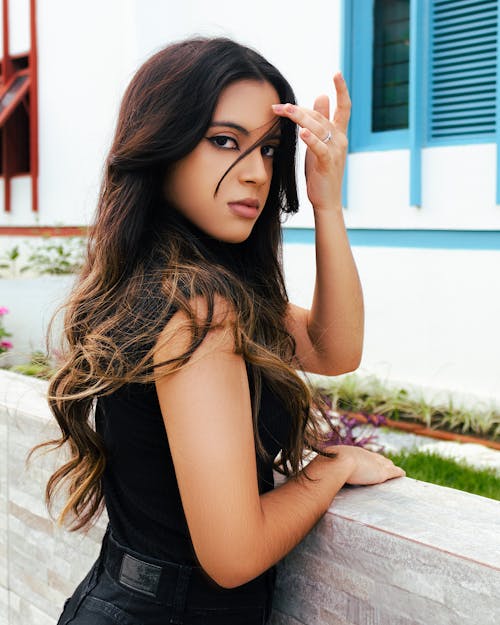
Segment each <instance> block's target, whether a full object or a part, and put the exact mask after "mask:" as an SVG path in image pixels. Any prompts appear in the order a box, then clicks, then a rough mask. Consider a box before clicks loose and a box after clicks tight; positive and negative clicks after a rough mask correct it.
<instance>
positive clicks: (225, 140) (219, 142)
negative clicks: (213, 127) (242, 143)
mask: <svg viewBox="0 0 500 625" xmlns="http://www.w3.org/2000/svg"><path fill="white" fill-rule="evenodd" d="M207 139H208V140H209V141H210V143H213V145H215V146H216V147H218V148H222V149H223V150H237V149H238V143H237V141H236V139H233V138H232V137H227V136H226V135H217V136H215V137H207Z"/></svg>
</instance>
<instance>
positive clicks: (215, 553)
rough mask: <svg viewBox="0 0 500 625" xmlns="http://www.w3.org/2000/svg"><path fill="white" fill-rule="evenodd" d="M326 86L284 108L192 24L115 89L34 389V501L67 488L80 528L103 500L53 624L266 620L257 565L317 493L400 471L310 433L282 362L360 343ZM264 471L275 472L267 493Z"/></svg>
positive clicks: (348, 351) (319, 368)
mask: <svg viewBox="0 0 500 625" xmlns="http://www.w3.org/2000/svg"><path fill="white" fill-rule="evenodd" d="M334 83H335V88H336V93H337V109H336V111H335V115H334V116H333V120H330V115H329V103H328V98H327V97H326V96H322V97H320V98H318V99H317V100H316V102H315V105H314V109H313V110H308V109H305V108H303V107H299V106H296V105H295V104H294V102H295V100H294V95H293V92H292V90H291V88H290V86H289V85H288V83H287V82H286V80H285V79H284V78H283V76H282V75H281V74H280V73H279V72H278V71H277V70H276V69H275V68H274V67H273V66H272V65H270V64H269V63H268V62H267V61H266V60H265V59H263V58H262V57H261V56H260V55H258V54H257V53H256V52H254V51H252V50H250V49H248V48H246V47H244V46H241V45H239V44H237V43H235V42H233V41H230V40H227V39H222V38H220V39H202V38H199V39H193V40H188V41H184V42H180V43H177V44H174V45H171V46H169V47H167V48H166V49H164V50H162V51H160V52H158V53H157V54H156V55H155V56H153V57H152V58H151V59H149V60H148V61H147V62H146V63H145V64H144V65H143V66H142V67H141V68H140V69H139V71H138V72H137V74H136V76H135V77H134V78H133V80H132V82H131V84H130V86H129V87H128V89H127V92H126V94H125V96H124V99H123V102H122V106H121V110H120V114H119V120H118V125H117V129H116V135H115V138H114V141H113V145H112V147H111V150H110V154H109V157H108V159H107V162H106V167H105V172H104V178H103V184H102V189H101V194H100V198H99V203H98V210H97V216H96V220H95V224H94V226H93V228H92V230H91V234H90V238H89V246H88V257H87V260H86V264H85V267H84V269H83V272H82V275H81V278H80V280H79V282H78V284H77V286H76V287H75V289H74V292H73V293H72V295H71V298H70V300H69V302H68V303H67V311H66V320H65V338H66V343H67V352H66V353H67V358H66V361H65V363H64V365H63V366H62V367H61V368H60V369H59V371H58V372H57V373H56V375H55V376H54V378H53V379H52V381H51V384H50V390H49V397H50V400H49V401H50V405H51V408H52V410H53V412H54V415H55V417H56V418H57V420H58V423H59V426H60V428H61V432H62V435H61V438H60V439H58V440H57V441H50V442H48V443H44V444H45V445H47V444H51V443H52V444H54V443H55V444H56V445H57V446H60V445H62V444H64V443H68V444H69V447H70V450H71V458H70V460H69V461H68V462H67V463H66V464H65V465H64V466H62V467H61V468H60V469H58V470H57V471H56V472H55V473H54V475H53V476H52V477H51V479H50V481H49V483H48V485H47V501H48V503H49V505H50V503H51V502H52V500H53V497H54V494H55V491H56V490H57V488H58V487H59V486H60V485H61V484H62V483H64V482H67V483H68V484H69V498H68V500H67V503H66V506H65V507H64V509H63V510H62V512H61V514H60V516H59V522H60V523H62V522H64V521H66V520H67V519H68V518H72V526H71V529H73V530H76V529H80V528H83V527H87V526H88V525H89V524H90V523H91V522H92V521H95V520H96V518H97V517H98V515H99V513H100V511H101V510H102V507H103V505H104V502H105V504H106V508H107V512H108V515H109V525H108V529H107V532H106V534H105V537H104V539H103V544H102V548H101V553H100V555H99V558H98V559H97V561H96V563H95V564H94V566H93V568H92V569H91V571H90V572H89V573H88V575H87V576H86V577H85V579H84V580H83V581H82V583H81V584H80V585H79V586H78V588H77V589H76V590H75V592H74V594H73V595H72V597H70V599H68V600H67V602H66V604H65V608H64V611H63V613H62V615H61V617H60V619H59V624H60V625H66V624H68V623H71V624H74V625H83V624H87V623H92V624H93V625H99V624H101V623H102V624H107V623H122V624H129V623H130V624H132V623H134V624H137V623H142V624H155V625H158V624H159V623H185V624H186V625H188V624H192V623H193V624H194V623H208V624H210V623H217V624H222V623H231V625H238V624H243V623H255V624H257V623H259V624H260V623H265V622H267V620H268V617H269V613H270V610H271V603H272V593H273V588H274V573H275V564H276V563H277V562H278V561H279V560H280V559H281V558H283V557H284V556H285V555H286V554H287V553H288V552H289V551H290V550H291V549H293V547H295V545H297V543H299V541H300V540H302V538H303V537H304V536H305V535H306V534H307V533H308V532H309V530H310V529H311V528H312V527H313V526H314V525H315V523H316V522H317V521H318V520H319V518H320V517H321V516H322V515H323V514H324V513H325V511H326V510H327V508H328V506H329V504H330V503H331V501H332V499H333V497H334V496H335V494H336V493H337V491H338V490H339V489H340V488H341V487H342V486H343V485H344V484H346V483H349V484H374V483H378V482H383V481H385V480H387V479H390V478H394V477H398V476H401V475H404V472H403V471H402V470H401V469H399V468H398V467H395V466H394V465H393V463H392V462H391V461H390V460H387V459H385V458H384V457H382V456H380V455H378V454H375V453H371V452H369V451H367V450H364V449H361V448H355V447H344V446H335V445H328V431H327V430H326V429H325V426H326V425H328V421H327V420H326V419H325V417H324V413H323V412H322V408H321V404H320V403H319V402H318V401H316V400H315V399H314V397H313V395H312V391H311V390H310V389H309V387H308V386H307V385H306V383H305V382H304V378H303V377H301V376H299V375H298V374H297V370H299V371H310V372H317V373H322V374H327V375H336V374H340V373H343V372H346V371H350V370H353V369H355V368H356V367H357V366H358V364H359V360H360V357H361V348H362V334H363V303H362V294H361V288H360V285H359V280H358V276H357V272H356V268H355V265H354V261H353V258H352V255H351V252H350V248H349V244H348V240H347V237H346V231H345V227H344V223H343V217H342V209H341V181H342V174H343V168H344V161H345V156H346V146H347V141H346V127H347V123H348V118H349V110H350V101H349V96H348V92H347V88H346V85H345V83H344V81H343V79H342V77H341V75H340V74H337V75H336V76H335V78H334ZM297 126H298V127H300V133H299V134H300V137H301V139H302V140H303V141H304V142H305V144H306V145H307V148H308V149H307V154H306V179H307V192H308V197H309V200H310V201H311V203H312V206H313V210H314V218H315V225H316V252H317V276H316V288H315V292H314V299H313V303H312V308H311V310H310V311H308V310H305V309H302V308H299V307H297V306H294V305H292V304H290V303H289V302H288V298H287V294H286V290H285V285H284V281H283V275H282V269H281V260H280V244H281V223H280V222H281V218H282V217H283V215H284V214H286V213H293V212H295V211H296V210H297V208H298V205H297V204H298V202H297V193H296V187H295V175H294V171H295V143H296V128H297ZM94 406H95V429H94V427H93V426H92V423H91V416H92V414H93V408H94ZM310 450H314V451H316V452H317V456H316V457H315V458H314V459H313V460H312V461H311V462H310V463H309V465H308V466H307V468H304V465H303V463H302V459H303V455H304V452H305V451H310ZM273 466H274V468H276V469H277V470H279V471H281V472H282V473H283V474H285V475H286V476H287V477H288V480H287V481H286V482H285V483H284V484H283V485H281V486H279V487H277V488H274V483H273V473H272V470H273Z"/></svg>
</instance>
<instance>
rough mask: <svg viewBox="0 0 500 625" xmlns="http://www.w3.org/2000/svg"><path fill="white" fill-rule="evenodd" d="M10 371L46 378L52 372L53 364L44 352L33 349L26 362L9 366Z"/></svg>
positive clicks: (50, 375) (49, 376)
mask: <svg viewBox="0 0 500 625" xmlns="http://www.w3.org/2000/svg"><path fill="white" fill-rule="evenodd" d="M10 371H15V372H16V373H22V374H23V375H31V376H33V377H35V378H42V379H44V380H48V379H49V378H51V377H52V375H53V373H54V366H53V365H52V363H51V362H50V359H49V358H48V356H47V355H46V354H44V353H43V352H41V351H35V352H33V353H32V354H31V358H30V361H29V362H28V363H25V364H21V365H13V366H12V367H10Z"/></svg>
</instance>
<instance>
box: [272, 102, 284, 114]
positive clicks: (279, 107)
mask: <svg viewBox="0 0 500 625" xmlns="http://www.w3.org/2000/svg"><path fill="white" fill-rule="evenodd" d="M271 106H272V108H273V111H275V112H276V113H282V112H283V111H284V110H285V106H284V105H283V104H271Z"/></svg>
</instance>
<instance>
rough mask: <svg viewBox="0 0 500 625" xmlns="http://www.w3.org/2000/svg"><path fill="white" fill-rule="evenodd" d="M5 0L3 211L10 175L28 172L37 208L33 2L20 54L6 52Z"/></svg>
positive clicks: (0, 90)
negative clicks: (25, 44)
mask: <svg viewBox="0 0 500 625" xmlns="http://www.w3.org/2000/svg"><path fill="white" fill-rule="evenodd" d="M10 5H11V3H10V2H9V0H3V2H2V5H1V11H2V14H1V17H2V22H3V24H4V31H3V35H4V40H3V58H2V59H1V62H0V175H1V176H3V179H4V193H3V195H4V211H5V212H6V213H9V212H10V211H11V179H12V178H13V177H15V176H19V175H26V174H28V175H29V176H31V207H32V210H33V211H34V212H36V211H37V210H38V186H37V178H38V149H37V148H38V145H37V142H38V128H37V124H38V121H37V72H36V68H37V62H36V58H37V56H36V2H35V0H31V1H30V3H29V6H30V11H29V21H28V20H26V23H25V24H24V28H26V31H27V32H29V33H30V40H31V43H30V49H29V50H26V52H25V53H23V54H10V52H9V41H10V37H9V26H10V19H9V9H10V8H11V7H10Z"/></svg>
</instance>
